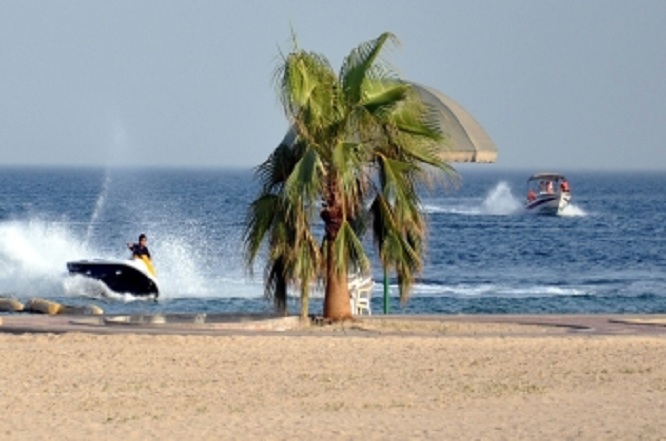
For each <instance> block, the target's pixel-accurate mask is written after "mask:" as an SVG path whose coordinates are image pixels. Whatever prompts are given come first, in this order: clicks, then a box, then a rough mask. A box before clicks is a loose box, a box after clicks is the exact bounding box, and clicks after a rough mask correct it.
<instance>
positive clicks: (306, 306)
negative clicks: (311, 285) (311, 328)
mask: <svg viewBox="0 0 666 441" xmlns="http://www.w3.org/2000/svg"><path fill="white" fill-rule="evenodd" d="M309 313H310V290H309V289H308V288H307V287H304V288H302V289H301V322H306V321H307V320H308V314H309Z"/></svg>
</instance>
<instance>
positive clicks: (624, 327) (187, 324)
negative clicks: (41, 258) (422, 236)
mask: <svg viewBox="0 0 666 441" xmlns="http://www.w3.org/2000/svg"><path fill="white" fill-rule="evenodd" d="M387 320H388V321H391V320H395V321H405V320H409V321H412V322H414V323H419V322H424V323H425V322H427V323H429V324H432V323H433V322H439V323H441V324H447V323H448V324H453V323H474V324H484V323H485V324H493V325H494V326H495V328H496V325H501V324H509V325H535V329H536V327H541V329H543V327H553V329H557V330H558V331H560V332H559V333H560V335H561V334H562V333H567V334H574V335H576V334H578V335H581V334H582V335H585V334H588V335H666V315H432V316H423V315H414V316H406V315H390V316H382V315H378V316H372V317H363V318H362V319H360V320H358V321H355V322H352V323H347V324H343V325H331V326H321V327H320V326H312V327H309V328H308V327H303V326H301V324H300V322H299V319H298V317H294V316H290V317H272V316H265V315H222V314H219V315H208V316H207V315H205V314H181V315H178V314H171V315H146V316H142V315H136V316H71V315H69V316H68V315H54V316H50V315H39V314H10V315H4V316H0V332H4V333H14V334H23V333H66V332H84V333H94V334H120V333H125V334H127V333H132V334H152V335H166V334H177V335H229V334H234V335H238V334H244V335H252V334H262V335H265V334H280V335H285V334H289V335H305V334H307V335H312V333H313V332H312V331H313V330H316V331H317V334H318V335H326V334H340V331H341V330H343V331H344V335H355V334H358V335H364V334H368V330H367V329H366V328H364V326H363V325H364V324H366V325H373V324H375V323H379V322H380V321H387ZM375 329H376V328H375ZM525 329H526V331H525V335H543V332H534V333H533V334H532V333H531V332H530V331H529V329H530V327H529V326H527V327H526V328H525ZM389 333H394V334H400V331H395V332H389ZM490 333H491V334H502V332H501V330H500V331H497V329H495V330H494V331H491V332H490ZM474 335H477V336H478V335H479V333H478V332H475V333H474Z"/></svg>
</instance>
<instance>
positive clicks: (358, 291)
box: [347, 274, 375, 315]
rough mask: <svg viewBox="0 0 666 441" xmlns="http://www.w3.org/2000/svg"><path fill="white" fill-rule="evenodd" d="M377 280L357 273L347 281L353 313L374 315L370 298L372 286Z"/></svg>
mask: <svg viewBox="0 0 666 441" xmlns="http://www.w3.org/2000/svg"><path fill="white" fill-rule="evenodd" d="M374 286H375V282H374V281H373V280H372V277H370V276H367V275H366V276H362V275H358V274H357V275H355V276H353V277H352V278H350V279H349V280H348V282H347V287H348V289H349V303H350V304H351V308H352V314H354V315H363V314H367V315H372V309H371V308H370V300H371V299H372V288H373V287H374Z"/></svg>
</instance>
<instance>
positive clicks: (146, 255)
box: [127, 234, 156, 276]
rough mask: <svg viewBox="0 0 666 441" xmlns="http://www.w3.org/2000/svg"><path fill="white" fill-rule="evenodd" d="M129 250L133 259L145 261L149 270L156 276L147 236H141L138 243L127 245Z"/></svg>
mask: <svg viewBox="0 0 666 441" xmlns="http://www.w3.org/2000/svg"><path fill="white" fill-rule="evenodd" d="M127 248H129V249H130V251H131V252H132V258H133V259H139V260H143V262H144V263H145V264H146V267H147V268H148V271H149V272H150V273H151V274H152V275H153V276H154V275H156V274H155V268H154V267H153V262H152V260H151V259H152V258H151V257H150V251H148V238H147V237H146V235H145V234H140V235H139V242H138V243H131V242H128V243H127Z"/></svg>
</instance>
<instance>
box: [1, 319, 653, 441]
mask: <svg viewBox="0 0 666 441" xmlns="http://www.w3.org/2000/svg"><path fill="white" fill-rule="evenodd" d="M0 372H2V375H1V376H0V406H1V408H2V415H3V417H2V418H1V419H0V439H7V440H22V439H31V440H44V439H54V440H55V439H57V440H69V439H73V440H150V439H161V440H164V439H174V440H183V439H196V440H205V439H210V440H218V439H261V440H294V439H334V440H338V439H342V440H357V439H358V440H360V439H363V440H367V439H369V440H405V439H436V440H457V439H461V440H475V439H478V440H535V439H557V440H569V439H570V440H599V439H604V440H629V439H631V440H634V439H643V440H657V439H666V336H664V334H654V335H643V334H630V335H590V334H584V335H581V334H570V333H568V332H566V331H565V330H562V329H559V328H546V327H537V326H531V327H529V332H526V331H525V326H523V325H516V324H491V323H454V324H451V323H449V324H442V323H436V322H435V323H433V322H428V323H423V322H410V321H404V322H400V323H395V322H394V323H392V324H391V325H390V326H389V325H386V323H382V322H373V323H368V324H367V325H366V326H364V327H361V328H357V329H355V330H351V329H344V328H339V329H337V330H336V331H334V332H330V330H328V331H326V330H324V331H322V330H320V329H311V330H305V331H301V332H298V333H283V334H279V333H272V334H266V333H256V334H255V335H247V334H234V333H228V334H225V335H217V336H211V335H145V334H144V335H142V334H132V333H123V334H110V335H95V334H87V333H81V332H67V333H63V334H49V333H39V334H32V333H27V334H20V335H13V334H4V333H0Z"/></svg>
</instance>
